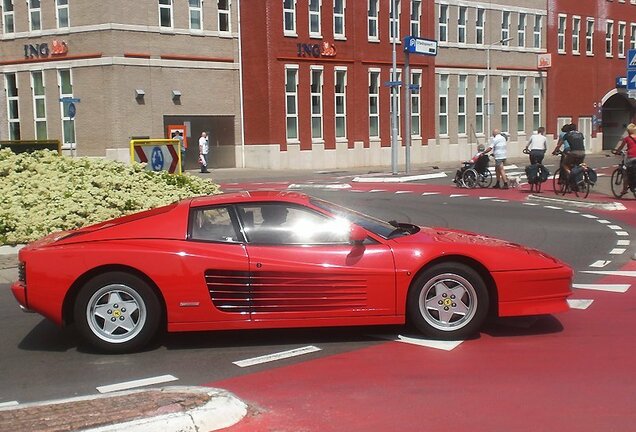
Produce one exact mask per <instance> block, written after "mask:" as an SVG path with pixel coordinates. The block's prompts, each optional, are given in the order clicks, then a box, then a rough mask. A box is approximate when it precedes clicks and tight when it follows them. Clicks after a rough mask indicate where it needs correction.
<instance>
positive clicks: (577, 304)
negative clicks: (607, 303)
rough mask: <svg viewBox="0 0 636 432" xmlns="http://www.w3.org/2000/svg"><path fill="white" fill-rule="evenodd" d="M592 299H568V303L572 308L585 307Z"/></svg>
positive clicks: (588, 305)
mask: <svg viewBox="0 0 636 432" xmlns="http://www.w3.org/2000/svg"><path fill="white" fill-rule="evenodd" d="M593 301H594V300H577V299H574V300H568V304H569V305H570V308H572V309H587V308H589V307H590V305H591V304H592V302H593Z"/></svg>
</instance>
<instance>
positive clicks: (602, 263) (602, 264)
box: [590, 260, 611, 268]
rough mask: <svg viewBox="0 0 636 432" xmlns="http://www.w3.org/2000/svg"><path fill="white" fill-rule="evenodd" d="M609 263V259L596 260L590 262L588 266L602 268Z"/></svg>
mask: <svg viewBox="0 0 636 432" xmlns="http://www.w3.org/2000/svg"><path fill="white" fill-rule="evenodd" d="M610 263H611V261H603V260H599V261H596V262H595V263H593V264H590V267H596V268H603V267H606V266H607V265H608V264H610Z"/></svg>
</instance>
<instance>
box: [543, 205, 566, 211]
mask: <svg viewBox="0 0 636 432" xmlns="http://www.w3.org/2000/svg"><path fill="white" fill-rule="evenodd" d="M543 208H547V209H552V210H562V208H561V207H556V206H543Z"/></svg>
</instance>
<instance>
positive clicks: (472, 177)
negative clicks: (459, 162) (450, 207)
mask: <svg viewBox="0 0 636 432" xmlns="http://www.w3.org/2000/svg"><path fill="white" fill-rule="evenodd" d="M477 177H478V174H477V171H475V170H474V169H472V168H471V169H467V170H466V171H464V175H463V176H462V181H463V182H464V185H466V187H467V188H470V189H473V188H475V187H477Z"/></svg>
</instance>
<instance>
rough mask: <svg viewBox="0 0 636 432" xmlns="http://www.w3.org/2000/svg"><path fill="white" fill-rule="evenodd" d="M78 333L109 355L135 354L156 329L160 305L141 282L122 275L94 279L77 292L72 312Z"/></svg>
mask: <svg viewBox="0 0 636 432" xmlns="http://www.w3.org/2000/svg"><path fill="white" fill-rule="evenodd" d="M74 317H75V323H76V326H77V329H78V331H79V333H80V334H81V335H82V336H83V337H84V338H85V339H86V341H87V342H88V343H90V344H91V345H92V346H94V347H95V348H97V349H99V350H100V351H104V352H110V353H122V352H130V351H135V350H138V349H140V348H142V347H143V346H144V345H146V344H147V343H148V342H150V340H151V339H152V338H153V336H154V335H155V334H156V333H157V331H158V329H159V324H160V322H161V305H160V303H159V300H158V299H157V296H156V295H155V293H154V291H153V290H152V288H151V287H150V286H149V285H148V284H147V283H146V282H145V281H143V280H142V279H140V278H138V277H136V276H133V275H131V274H129V273H124V272H111V273H106V274H102V275H99V276H96V277H94V278H93V279H91V280H90V281H88V283H86V285H84V287H83V288H82V289H81V291H80V293H79V295H78V297H77V301H76V302H75V308H74Z"/></svg>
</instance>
